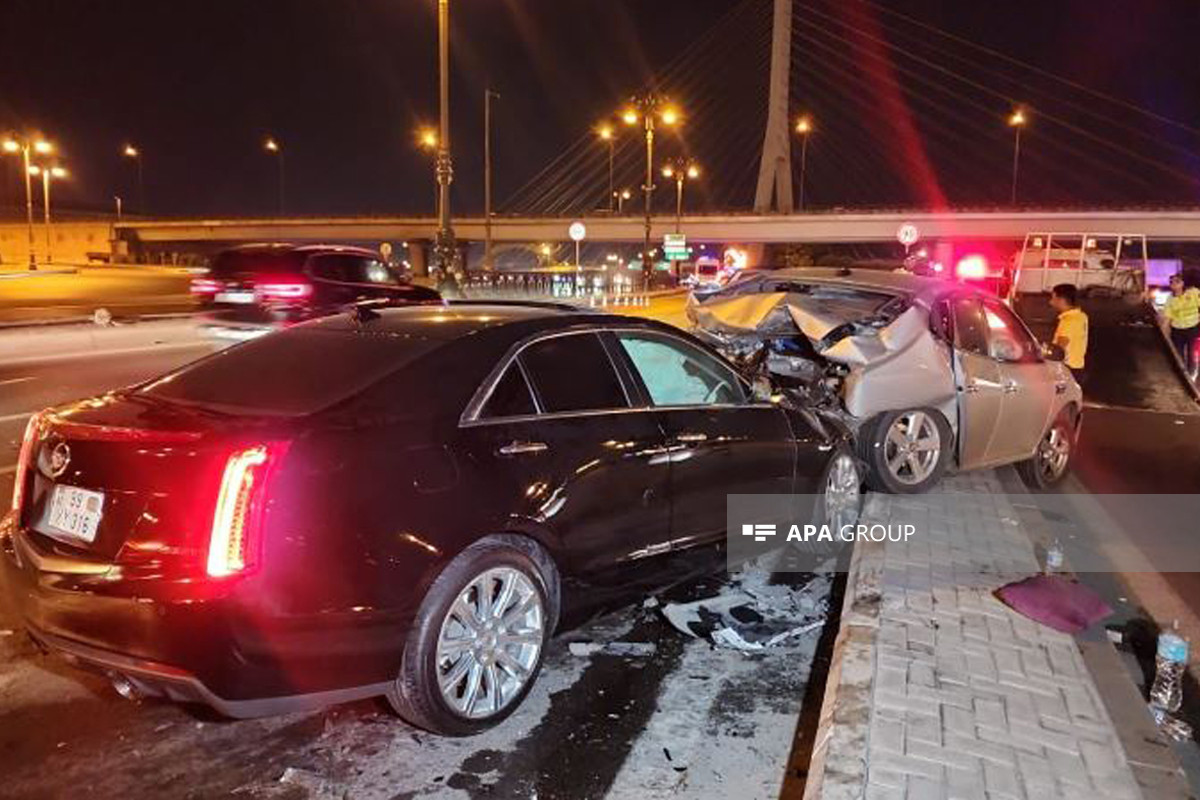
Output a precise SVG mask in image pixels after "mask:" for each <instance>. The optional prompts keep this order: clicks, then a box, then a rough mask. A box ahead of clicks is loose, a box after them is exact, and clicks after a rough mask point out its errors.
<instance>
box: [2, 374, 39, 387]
mask: <svg viewBox="0 0 1200 800" xmlns="http://www.w3.org/2000/svg"><path fill="white" fill-rule="evenodd" d="M33 380H37V378H35V377H34V376H32V375H30V376H28V377H25V378H6V379H4V380H2V381H0V386H12V385H13V384H14V383H24V382H25V381H33Z"/></svg>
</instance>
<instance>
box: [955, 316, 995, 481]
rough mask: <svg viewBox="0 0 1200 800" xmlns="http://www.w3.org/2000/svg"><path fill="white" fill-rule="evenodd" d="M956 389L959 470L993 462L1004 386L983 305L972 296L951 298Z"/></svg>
mask: <svg viewBox="0 0 1200 800" xmlns="http://www.w3.org/2000/svg"><path fill="white" fill-rule="evenodd" d="M949 302H950V303H951V306H952V312H953V313H952V317H953V321H954V368H955V375H954V378H955V388H956V389H957V391H958V461H959V466H960V467H961V468H962V469H973V468H975V467H980V466H985V465H987V464H989V463H992V459H993V447H992V441H993V439H994V438H995V436H996V433H997V426H998V425H999V423H1000V412H1001V408H1002V407H1003V404H1004V387H1003V384H1002V382H1001V376H1000V365H999V364H998V363H997V362H996V360H995V359H994V358H992V357H991V355H990V354H989V352H988V338H987V327H986V326H987V322H986V318H985V317H984V313H983V305H982V304H981V303H980V302H979V298H977V297H975V296H973V295H963V296H958V297H954V298H951V300H950V301H949Z"/></svg>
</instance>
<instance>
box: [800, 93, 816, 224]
mask: <svg viewBox="0 0 1200 800" xmlns="http://www.w3.org/2000/svg"><path fill="white" fill-rule="evenodd" d="M812 130H813V124H812V118H811V117H809V116H808V115H807V114H805V115H804V116H802V117H801V118H800V119H799V120H797V121H796V133H798V134H800V204H799V210H800V211H803V210H804V179H805V177H806V175H805V173H806V172H807V171H808V135H809V134H810V133H812Z"/></svg>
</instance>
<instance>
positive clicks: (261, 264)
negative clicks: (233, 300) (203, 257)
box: [209, 250, 304, 278]
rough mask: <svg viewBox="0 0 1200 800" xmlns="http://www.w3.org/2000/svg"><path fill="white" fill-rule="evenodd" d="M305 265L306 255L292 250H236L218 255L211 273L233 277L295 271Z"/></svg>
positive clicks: (222, 276) (217, 275)
mask: <svg viewBox="0 0 1200 800" xmlns="http://www.w3.org/2000/svg"><path fill="white" fill-rule="evenodd" d="M303 266H304V257H303V256H301V255H299V254H297V253H295V252H292V251H287V250H285V251H283V252H278V253H273V252H271V251H269V250H234V251H231V252H226V253H221V254H220V255H218V256H217V257H216V258H215V259H214V260H213V263H212V267H211V268H210V269H209V273H210V274H211V275H213V276H214V277H217V278H232V277H234V276H237V275H261V274H263V273H271V274H279V273H294V272H299V271H300V270H301V268H302V267H303Z"/></svg>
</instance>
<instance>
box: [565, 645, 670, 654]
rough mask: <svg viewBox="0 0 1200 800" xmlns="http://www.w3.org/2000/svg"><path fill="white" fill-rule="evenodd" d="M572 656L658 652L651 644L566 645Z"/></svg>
mask: <svg viewBox="0 0 1200 800" xmlns="http://www.w3.org/2000/svg"><path fill="white" fill-rule="evenodd" d="M567 648H568V649H569V650H570V651H571V655H573V656H583V657H587V656H594V655H596V654H597V653H603V654H604V655H606V656H633V657H646V656H652V655H654V654H655V653H656V652H657V651H658V647H657V646H656V645H655V644H654V643H653V642H607V643H606V642H571V643H570V644H569V645H567Z"/></svg>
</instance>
